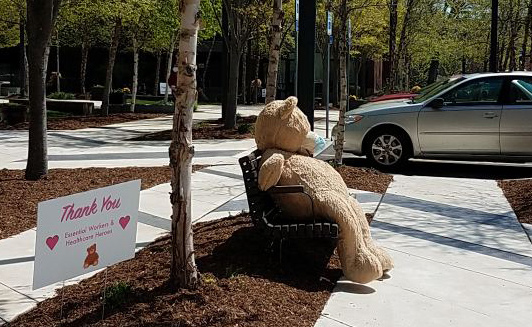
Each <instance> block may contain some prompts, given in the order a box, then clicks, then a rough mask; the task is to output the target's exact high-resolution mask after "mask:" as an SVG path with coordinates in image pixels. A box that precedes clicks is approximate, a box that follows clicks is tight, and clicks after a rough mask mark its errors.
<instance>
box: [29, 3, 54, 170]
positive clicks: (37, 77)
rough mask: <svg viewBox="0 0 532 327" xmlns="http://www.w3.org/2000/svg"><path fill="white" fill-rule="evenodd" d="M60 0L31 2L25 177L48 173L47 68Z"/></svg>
mask: <svg viewBox="0 0 532 327" xmlns="http://www.w3.org/2000/svg"><path fill="white" fill-rule="evenodd" d="M60 3H61V1H60V0H41V1H35V0H33V1H31V0H28V1H27V17H28V24H27V31H28V64H29V85H30V90H29V105H30V122H29V123H30V124H29V125H30V126H29V144H28V161H27V164H26V173H25V178H26V179H28V180H37V179H39V178H41V177H42V176H44V175H46V174H47V173H48V155H47V139H46V69H47V63H48V55H49V47H48V43H49V42H50V36H51V34H52V28H53V26H54V22H55V19H56V17H57V13H58V11H59V5H60Z"/></svg>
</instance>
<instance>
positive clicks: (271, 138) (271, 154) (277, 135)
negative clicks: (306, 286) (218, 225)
mask: <svg viewBox="0 0 532 327" xmlns="http://www.w3.org/2000/svg"><path fill="white" fill-rule="evenodd" d="M309 132H310V124H309V122H308V120H307V117H306V116H305V114H303V112H302V111H301V110H299V108H297V98H295V97H290V98H288V99H286V100H284V101H281V100H279V101H273V102H271V103H269V104H268V105H266V107H265V108H264V109H263V110H262V111H261V113H260V114H259V116H258V117H257V122H256V124H255V141H256V143H257V148H258V149H259V150H261V151H262V152H263V156H262V159H261V163H260V164H261V167H260V171H259V187H260V188H261V189H262V190H268V189H269V188H270V187H272V186H274V185H303V188H304V190H305V192H306V193H308V194H309V195H310V197H311V198H312V199H313V202H314V208H313V209H312V206H311V205H310V204H309V202H310V201H308V198H305V197H303V196H301V195H297V194H292V195H282V197H281V198H278V199H277V200H278V202H279V205H280V206H281V208H282V210H283V212H285V213H286V214H287V215H289V216H291V217H294V218H299V219H305V218H307V219H308V218H309V217H311V215H312V211H314V213H315V215H317V216H319V217H323V218H325V219H328V220H331V221H334V222H336V223H337V224H338V225H339V227H340V234H339V241H338V247H337V249H338V254H339V256H340V261H341V263H342V270H343V273H344V275H345V276H346V277H347V278H348V279H350V280H352V281H354V282H358V283H367V282H370V281H372V280H374V279H377V278H379V277H381V276H382V275H383V273H384V272H386V271H388V270H390V269H391V268H392V267H393V263H392V259H391V258H390V256H389V255H388V254H387V253H386V252H385V251H384V250H383V249H382V248H380V247H378V246H376V245H375V244H374V243H373V240H372V239H371V234H370V230H369V225H368V222H367V220H366V218H365V215H364V212H363V210H362V208H361V207H360V205H359V203H358V202H357V201H356V200H355V199H353V198H352V197H351V196H349V193H348V189H347V186H346V184H345V182H344V181H343V179H342V177H341V176H340V174H338V172H336V170H335V169H334V168H332V167H331V166H330V165H329V164H328V163H326V162H324V161H321V160H318V159H315V158H312V157H310V156H309V154H311V153H312V148H311V146H310V145H309V144H310V143H309V142H308V141H307V140H308V139H307V135H308V134H309ZM311 139H312V138H311Z"/></svg>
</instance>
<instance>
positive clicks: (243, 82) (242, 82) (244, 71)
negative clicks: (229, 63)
mask: <svg viewBox="0 0 532 327" xmlns="http://www.w3.org/2000/svg"><path fill="white" fill-rule="evenodd" d="M247 52H248V47H247V45H244V51H242V53H243V55H242V76H240V93H241V94H242V103H243V104H244V105H245V104H247V101H246V98H247V97H246V93H247V92H246V89H247V88H248V83H247V80H246V76H247V74H248V65H247V64H248V63H247Z"/></svg>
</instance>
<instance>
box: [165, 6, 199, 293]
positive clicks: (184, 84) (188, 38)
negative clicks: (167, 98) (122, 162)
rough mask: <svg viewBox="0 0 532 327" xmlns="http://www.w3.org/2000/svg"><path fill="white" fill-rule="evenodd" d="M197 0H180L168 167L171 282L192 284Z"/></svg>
mask: <svg viewBox="0 0 532 327" xmlns="http://www.w3.org/2000/svg"><path fill="white" fill-rule="evenodd" d="M199 5H200V0H182V1H181V8H180V10H181V31H180V39H179V57H178V61H177V66H178V76H177V89H176V102H175V112H174V125H173V129H172V142H171V144H170V167H171V169H172V183H171V184H172V193H171V195H170V202H171V203H172V231H171V233H172V265H171V271H170V282H171V283H172V284H173V285H174V286H177V287H182V288H189V289H190V288H195V287H196V286H197V284H198V272H197V268H196V263H195V261H194V243H193V238H192V215H191V213H192V212H191V193H190V181H191V175H192V157H193V156H194V147H193V146H192V113H193V107H194V103H195V101H196V93H197V91H196V83H197V82H196V69H197V67H196V48H197V41H198V28H199Z"/></svg>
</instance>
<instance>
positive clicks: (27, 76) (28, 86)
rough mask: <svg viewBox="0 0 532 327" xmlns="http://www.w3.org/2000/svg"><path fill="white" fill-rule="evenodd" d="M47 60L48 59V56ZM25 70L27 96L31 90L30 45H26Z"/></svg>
mask: <svg viewBox="0 0 532 327" xmlns="http://www.w3.org/2000/svg"><path fill="white" fill-rule="evenodd" d="M46 61H48V58H46ZM24 72H25V74H26V78H25V84H24V89H25V90H24V92H25V93H26V96H29V92H30V64H29V63H28V47H27V46H25V47H24Z"/></svg>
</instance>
